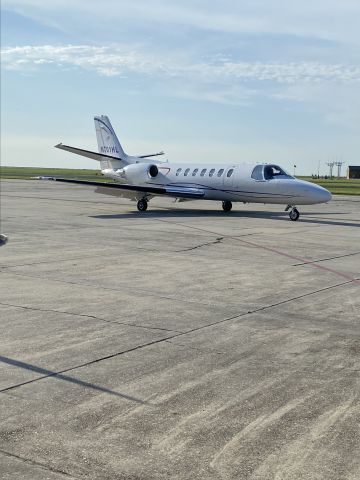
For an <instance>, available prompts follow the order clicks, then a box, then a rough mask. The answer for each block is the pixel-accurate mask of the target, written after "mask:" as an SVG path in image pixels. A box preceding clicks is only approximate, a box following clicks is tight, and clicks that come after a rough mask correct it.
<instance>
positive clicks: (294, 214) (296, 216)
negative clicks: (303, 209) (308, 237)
mask: <svg viewBox="0 0 360 480" xmlns="http://www.w3.org/2000/svg"><path fill="white" fill-rule="evenodd" d="M289 217H290V220H292V221H293V222H296V220H298V219H299V217H300V213H299V210H298V209H297V208H293V209H292V210H291V212H290V213H289Z"/></svg>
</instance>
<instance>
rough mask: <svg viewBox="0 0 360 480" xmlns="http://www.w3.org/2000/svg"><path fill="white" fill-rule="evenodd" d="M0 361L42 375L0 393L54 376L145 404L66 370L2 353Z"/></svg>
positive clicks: (56, 378) (57, 378)
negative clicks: (59, 370) (76, 376)
mask: <svg viewBox="0 0 360 480" xmlns="http://www.w3.org/2000/svg"><path fill="white" fill-rule="evenodd" d="M0 362H2V363H6V364H7V365H12V366H14V367H18V368H23V369H25V370H30V371H31V372H36V373H39V374H41V375H42V376H41V377H38V378H35V379H32V380H28V381H26V382H23V383H21V384H20V385H13V386H11V387H6V388H3V389H2V390H0V393H1V392H5V391H8V390H12V389H13V388H16V387H18V386H21V385H26V384H29V383H33V382H36V381H38V380H41V379H43V378H49V377H51V378H54V379H55V380H62V381H65V382H70V383H74V384H76V385H80V386H82V387H86V388H91V389H92V390H97V391H98V392H103V393H108V394H110V395H114V396H116V397H119V398H122V399H125V400H129V401H132V402H136V403H140V404H142V405H145V404H147V402H146V401H144V400H141V399H139V398H135V397H132V396H130V395H126V394H124V393H119V392H115V391H113V390H110V389H108V388H105V387H101V386H100V385H94V384H93V383H89V382H85V381H83V380H79V379H78V378H75V377H71V376H69V375H64V372H66V371H67V370H63V371H61V372H54V371H53V370H48V369H46V368H42V367H38V366H37V365H33V364H31V363H25V362H21V361H20V360H15V359H13V358H9V357H4V356H2V355H0ZM90 363H92V362H90ZM81 366H83V365H81Z"/></svg>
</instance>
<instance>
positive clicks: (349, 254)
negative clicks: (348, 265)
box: [293, 252, 360, 280]
mask: <svg viewBox="0 0 360 480" xmlns="http://www.w3.org/2000/svg"><path fill="white" fill-rule="evenodd" d="M359 253H360V252H355V253H347V254H346V255H336V256H334V257H329V258H321V259H320V260H313V261H308V262H303V263H295V264H294V265H293V267H299V266H301V265H310V264H312V263H319V262H326V261H327V260H336V259H337V258H345V257H352V256H353V255H359ZM354 280H356V279H354Z"/></svg>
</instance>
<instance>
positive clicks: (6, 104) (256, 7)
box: [1, 0, 360, 174]
mask: <svg viewBox="0 0 360 480" xmlns="http://www.w3.org/2000/svg"><path fill="white" fill-rule="evenodd" d="M359 18H360V2H359V1H358V0H341V1H339V0H312V1H309V0H303V1H302V2H298V1H293V0H288V1H287V2H285V1H283V0H242V1H241V2H235V1H229V0H222V1H220V0H213V1H204V0H192V1H190V0H182V1H169V0H168V1H165V0H148V1H145V0H132V1H127V0H124V1H122V0H118V1H115V0H104V1H102V2H98V1H92V0H72V1H70V0H52V1H48V2H47V1H45V0H5V1H4V0H3V2H2V19H1V21H2V42H1V49H2V85H1V87H2V98H1V99H2V102H1V115H2V132H1V133H2V164H3V165H25V166H26V165H28V166H50V167H61V166H62V167H64V168H71V167H74V168H97V164H96V163H94V162H92V161H91V160H88V159H82V158H81V157H77V156H73V155H70V154H67V153H65V152H62V151H58V150H56V149H54V148H53V145H54V144H56V143H58V142H59V141H62V142H64V143H67V144H71V145H74V146H79V147H84V148H90V149H97V147H96V140H95V132H94V126H93V120H92V117H93V115H94V114H106V115H108V116H109V117H110V119H111V121H112V124H113V126H114V128H115V130H116V132H117V133H118V136H119V138H120V141H121V143H122V144H123V146H124V148H125V150H126V151H127V152H128V153H131V154H141V153H149V152H152V151H158V150H161V149H163V150H165V152H166V157H167V158H168V159H169V161H172V160H173V161H189V162H193V163H195V162H224V163H229V162H231V163H242V162H278V163H280V164H281V165H283V166H285V167H286V168H288V169H289V170H290V171H293V167H292V165H293V164H294V163H295V164H296V165H297V170H296V172H297V173H298V174H307V173H308V174H310V173H312V172H314V173H316V172H317V169H318V164H319V162H320V166H321V172H322V173H326V172H327V167H326V165H325V164H326V162H327V161H329V160H335V159H336V160H342V161H345V162H346V163H348V164H360V62H359V60H360V33H359V28H358V23H359Z"/></svg>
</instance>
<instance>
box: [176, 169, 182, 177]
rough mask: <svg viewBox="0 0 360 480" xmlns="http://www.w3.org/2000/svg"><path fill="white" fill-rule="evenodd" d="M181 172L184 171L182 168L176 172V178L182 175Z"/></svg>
mask: <svg viewBox="0 0 360 480" xmlns="http://www.w3.org/2000/svg"><path fill="white" fill-rule="evenodd" d="M181 170H182V169H181V168H178V169H177V170H176V176H177V177H178V176H179V175H180V173H181Z"/></svg>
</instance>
